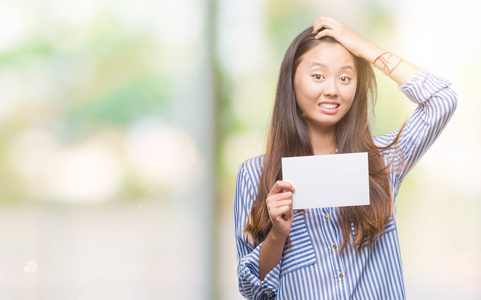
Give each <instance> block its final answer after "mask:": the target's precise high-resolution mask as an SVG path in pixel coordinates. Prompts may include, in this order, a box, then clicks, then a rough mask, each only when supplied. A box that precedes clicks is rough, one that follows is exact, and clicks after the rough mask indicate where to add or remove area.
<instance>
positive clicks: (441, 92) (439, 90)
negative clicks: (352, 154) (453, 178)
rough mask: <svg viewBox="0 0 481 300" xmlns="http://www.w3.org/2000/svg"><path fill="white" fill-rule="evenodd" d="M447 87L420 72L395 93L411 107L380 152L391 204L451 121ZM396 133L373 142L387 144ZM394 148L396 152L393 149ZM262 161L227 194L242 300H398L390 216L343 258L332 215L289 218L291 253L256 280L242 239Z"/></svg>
mask: <svg viewBox="0 0 481 300" xmlns="http://www.w3.org/2000/svg"><path fill="white" fill-rule="evenodd" d="M450 84H451V83H450V82H449V81H446V80H444V79H441V78H438V77H435V76H433V75H431V74H429V73H428V72H426V71H424V70H422V71H420V72H418V73H417V74H416V75H415V76H414V77H413V78H411V79H410V80H409V82H407V83H406V84H404V85H401V86H399V87H398V89H399V90H400V91H401V92H403V93H404V94H405V95H406V96H407V97H408V98H409V99H410V100H411V101H412V102H414V103H416V104H418V107H417V108H416V110H415V111H414V113H413V115H412V116H411V118H410V119H409V121H408V122H407V124H406V127H405V128H404V130H403V132H402V133H401V137H400V140H399V141H398V143H397V144H396V145H395V146H393V147H391V148H390V149H388V150H386V151H384V152H383V153H382V155H383V159H384V162H385V163H386V165H387V164H388V163H389V162H392V163H391V167H390V174H389V180H390V185H391V189H392V193H393V195H394V205H395V204H396V196H397V193H398V191H399V187H400V185H401V182H402V181H403V179H404V177H405V176H406V174H407V173H408V171H409V170H410V169H411V168H412V167H413V166H414V165H415V164H416V162H417V161H418V160H419V159H420V158H421V156H422V155H423V154H424V152H425V151H426V150H427V149H428V148H429V147H430V145H431V144H432V143H433V142H434V140H436V138H437V136H438V135H439V134H440V132H441V131H442V130H443V128H444V127H445V126H446V124H447V122H448V120H449V119H450V117H451V115H452V114H453V112H454V110H455V108H456V104H457V98H456V94H455V93H454V92H453V91H452V90H451V89H450V88H449V86H450ZM398 132H399V129H397V130H394V131H392V132H389V133H387V134H384V135H382V136H379V137H374V142H375V143H376V145H378V146H385V145H388V144H389V143H391V142H392V141H393V139H394V138H395V137H396V135H397V133H398ZM393 148H395V149H393ZM263 165H264V156H259V157H255V158H252V159H250V160H248V161H246V162H244V163H243V164H242V165H241V166H240V169H239V172H238V175H237V180H236V188H235V195H234V219H235V237H236V249H237V276H238V279H239V290H240V292H241V294H242V295H243V296H244V297H246V298H248V299H289V300H292V299H383V300H384V299H405V298H406V294H405V290H404V280H403V270H402V262H401V253H400V249H399V239H398V233H397V226H396V217H395V214H393V216H392V217H391V218H390V220H389V221H388V223H387V224H386V226H385V230H384V232H383V233H382V234H381V235H380V236H379V237H378V238H377V239H376V240H375V241H374V243H373V245H372V247H371V248H368V247H364V248H363V249H362V250H361V251H360V252H359V253H358V254H356V248H355V247H354V246H353V245H352V244H351V243H350V244H349V245H348V246H347V247H346V249H345V250H344V252H343V253H342V254H339V245H340V244H341V243H342V233H341V224H340V220H339V218H338V208H336V207H331V208H320V209H307V210H303V211H294V220H293V223H292V226H291V230H290V232H289V237H290V239H291V243H292V247H286V248H285V249H284V252H283V255H282V258H281V260H280V262H279V264H278V265H277V266H275V267H274V268H273V269H272V270H271V271H270V272H269V273H268V274H267V275H266V277H265V278H264V280H263V281H261V280H260V279H259V250H260V248H261V246H262V243H261V244H260V245H256V246H254V245H251V244H249V243H248V239H247V235H246V234H245V233H244V232H243V229H244V227H245V225H246V223H247V222H248V220H249V214H250V211H251V208H252V205H253V203H254V200H255V197H256V195H257V188H258V182H259V178H260V175H261V173H262V168H263Z"/></svg>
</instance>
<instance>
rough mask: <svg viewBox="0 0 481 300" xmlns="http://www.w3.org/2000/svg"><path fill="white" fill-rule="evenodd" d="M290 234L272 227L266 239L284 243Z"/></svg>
mask: <svg viewBox="0 0 481 300" xmlns="http://www.w3.org/2000/svg"><path fill="white" fill-rule="evenodd" d="M287 236H288V234H287V235H286V234H283V233H280V232H278V231H276V230H275V229H274V228H272V229H271V230H270V231H269V234H268V235H267V237H266V239H269V240H270V241H271V242H273V243H276V244H284V243H285V242H286V239H287Z"/></svg>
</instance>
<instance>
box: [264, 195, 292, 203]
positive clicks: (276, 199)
mask: <svg viewBox="0 0 481 300" xmlns="http://www.w3.org/2000/svg"><path fill="white" fill-rule="evenodd" d="M289 199H292V192H283V193H279V194H272V195H269V196H268V197H267V199H266V204H267V205H268V206H269V207H276V205H275V203H277V202H279V201H282V200H289Z"/></svg>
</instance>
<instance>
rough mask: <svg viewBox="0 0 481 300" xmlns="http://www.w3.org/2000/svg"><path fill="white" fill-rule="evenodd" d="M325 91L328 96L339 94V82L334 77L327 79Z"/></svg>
mask: <svg viewBox="0 0 481 300" xmlns="http://www.w3.org/2000/svg"><path fill="white" fill-rule="evenodd" d="M323 93H324V96H326V97H336V96H337V95H338V90H337V84H336V81H335V80H334V79H330V80H326V82H325V86H324V91H323Z"/></svg>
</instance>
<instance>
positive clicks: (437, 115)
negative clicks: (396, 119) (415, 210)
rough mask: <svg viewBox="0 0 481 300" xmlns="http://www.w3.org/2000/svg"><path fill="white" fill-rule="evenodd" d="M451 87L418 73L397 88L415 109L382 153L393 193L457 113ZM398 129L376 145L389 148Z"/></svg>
mask: <svg viewBox="0 0 481 300" xmlns="http://www.w3.org/2000/svg"><path fill="white" fill-rule="evenodd" d="M450 85H451V82H449V81H448V80H445V79H442V78H439V77H436V76H434V75H432V74H430V73H428V72H426V71H425V70H421V71H419V72H418V73H417V74H416V75H414V76H413V77H412V78H411V79H410V80H409V81H408V82H407V83H406V84H404V85H400V86H399V87H398V89H399V90H400V91H401V92H402V93H404V94H405V95H406V96H407V98H408V99H409V100H411V101H412V102H414V103H416V104H417V105H418V107H417V108H416V110H415V111H414V113H413V114H412V116H411V117H410V119H409V121H408V122H407V123H406V125H405V127H404V129H403V131H402V133H401V136H400V138H399V140H398V141H397V143H395V144H394V145H393V146H392V147H390V148H389V149H388V150H386V151H385V152H384V153H383V156H385V157H387V163H388V164H390V170H391V171H392V172H394V173H395V174H396V176H395V182H394V183H393V185H394V186H393V187H394V190H395V192H397V191H398V190H399V187H400V184H401V182H402V180H403V179H404V177H405V176H406V174H407V173H408V172H409V171H410V170H411V169H412V168H413V167H414V165H415V164H416V163H417V162H418V161H419V159H420V158H421V157H422V156H423V155H424V153H425V152H426V150H427V149H428V148H429V147H430V146H431V145H432V144H433V142H434V141H435V140H436V138H437V137H438V136H439V134H440V133H441V131H442V130H443V129H444V127H445V126H446V124H447V123H448V121H449V119H450V118H451V116H452V115H453V113H454V111H455V110H456V106H457V96H456V94H455V93H454V92H453V91H452V90H451V88H450ZM399 130H400V128H399V129H396V130H394V131H391V132H389V133H387V134H385V135H383V136H380V137H376V143H377V144H378V145H379V146H387V145H389V144H390V143H392V141H393V140H394V139H395V137H396V136H397V134H398V133H399Z"/></svg>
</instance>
